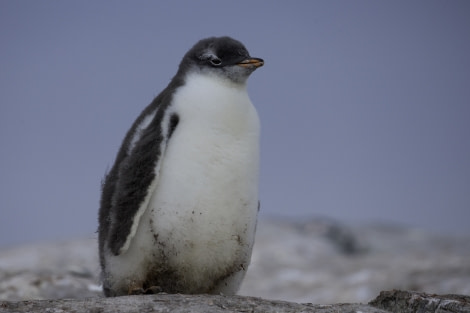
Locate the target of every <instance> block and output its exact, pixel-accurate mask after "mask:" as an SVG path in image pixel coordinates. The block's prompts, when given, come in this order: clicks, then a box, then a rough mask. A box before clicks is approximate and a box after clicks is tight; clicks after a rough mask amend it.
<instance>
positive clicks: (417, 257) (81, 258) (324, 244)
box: [0, 219, 470, 304]
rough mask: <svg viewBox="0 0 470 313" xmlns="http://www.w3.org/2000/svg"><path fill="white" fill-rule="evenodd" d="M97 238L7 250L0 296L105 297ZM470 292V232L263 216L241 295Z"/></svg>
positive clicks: (359, 296)
mask: <svg viewBox="0 0 470 313" xmlns="http://www.w3.org/2000/svg"><path fill="white" fill-rule="evenodd" d="M98 277H99V269H98V258H97V247H96V238H95V237H91V236H90V238H84V239H78V240H71V241H64V242H55V243H43V244H34V245H24V246H19V247H13V248H8V249H2V250H0V300H25V299H60V298H74V299H83V298H90V297H101V292H100V287H99V281H98ZM394 288H397V289H406V290H416V291H423V292H427V293H438V294H450V293H454V294H464V295H470V238H457V237H449V236H442V235H436V234H430V233H426V232H423V231H418V230H414V229H407V228H401V227H395V226H385V225H369V226H354V227H345V226H344V225H340V224H338V223H336V222H332V221H327V220H320V219H312V220H310V221H302V222H298V221H297V222H295V221H281V220H262V221H260V223H259V225H258V233H257V239H256V244H255V248H254V251H253V257H252V264H251V266H250V268H249V270H248V274H247V276H246V279H245V281H244V284H243V286H242V288H241V290H240V292H239V294H241V295H249V296H255V297H263V298H267V299H274V300H275V299H278V300H287V301H294V302H310V303H318V304H327V303H340V302H349V303H359V302H362V303H365V302H368V301H370V300H372V299H373V298H375V297H376V296H377V295H378V294H379V292H380V291H381V290H390V289H394Z"/></svg>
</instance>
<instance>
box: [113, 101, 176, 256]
mask: <svg viewBox="0 0 470 313" xmlns="http://www.w3.org/2000/svg"><path fill="white" fill-rule="evenodd" d="M174 116H175V115H174V114H173V115H171V116H168V114H165V112H164V111H163V110H158V111H157V112H156V115H155V116H154V118H153V121H152V122H151V123H150V124H149V125H148V127H147V128H145V129H142V130H141V132H140V133H139V134H138V138H137V140H134V139H135V138H134V137H132V138H131V141H132V147H131V148H132V149H131V151H129V152H128V153H125V157H123V158H122V159H121V161H120V162H119V165H117V164H115V167H116V171H117V175H116V176H117V179H116V181H115V182H114V192H113V195H112V199H111V207H110V208H109V218H110V221H109V230H108V235H107V242H108V247H109V249H110V250H111V252H112V253H113V254H114V255H119V254H122V253H124V252H126V251H127V249H129V246H130V244H131V241H132V238H133V237H134V236H135V234H136V232H137V228H138V226H139V222H140V218H141V217H142V215H143V214H144V212H145V210H146V209H147V207H148V203H149V201H150V198H151V196H152V194H153V192H154V189H155V187H156V185H157V181H158V174H159V169H160V164H161V161H162V159H163V157H164V152H165V149H166V145H167V143H168V140H169V138H170V136H171V134H172V133H173V131H174V129H175V128H176V125H177V123H178V118H177V117H176V119H175V118H174ZM124 147H125V149H126V151H127V149H128V145H126V144H124V145H123V148H124ZM123 148H121V149H123ZM110 174H111V173H110Z"/></svg>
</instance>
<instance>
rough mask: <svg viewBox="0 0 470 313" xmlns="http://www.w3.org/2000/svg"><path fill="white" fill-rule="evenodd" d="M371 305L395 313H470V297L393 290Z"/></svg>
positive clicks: (383, 294) (385, 292)
mask: <svg viewBox="0 0 470 313" xmlns="http://www.w3.org/2000/svg"><path fill="white" fill-rule="evenodd" d="M369 304H370V305H372V306H374V307H377V308H380V309H383V310H387V311H389V312H393V313H425V312H432V313H444V312H446V313H452V312H454V313H470V296H462V295H435V294H434V295H429V294H425V293H419V292H412V291H402V290H392V291H382V292H381V293H380V295H379V296H378V297H377V298H376V299H374V300H373V301H371V302H370V303H369Z"/></svg>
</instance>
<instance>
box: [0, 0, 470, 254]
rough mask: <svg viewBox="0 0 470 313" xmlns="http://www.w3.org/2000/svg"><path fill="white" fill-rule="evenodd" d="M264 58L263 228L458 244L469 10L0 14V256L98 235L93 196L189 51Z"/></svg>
mask: <svg viewBox="0 0 470 313" xmlns="http://www.w3.org/2000/svg"><path fill="white" fill-rule="evenodd" d="M213 35H216V36H220V35H229V36H232V37H234V38H236V39H238V40H240V41H242V42H243V43H244V44H245V45H246V47H247V48H248V50H249V51H250V53H251V55H252V56H254V57H260V58H263V59H264V60H265V66H264V67H262V68H260V69H259V70H257V71H256V72H255V73H254V74H253V75H252V76H251V78H250V80H249V82H248V83H249V86H248V89H249V93H250V96H251V98H252V101H253V103H254V104H255V106H256V107H257V109H258V112H259V115H260V118H261V123H262V146H261V150H262V156H261V165H262V166H261V167H262V168H261V195H260V197H261V204H262V206H261V218H263V217H266V216H270V215H277V216H287V217H296V218H301V217H302V218H305V217H310V216H326V217H330V218H333V219H337V220H339V221H342V222H345V223H350V222H354V223H357V222H361V223H366V222H376V221H380V222H389V223H399V224H403V225H409V226H414V227H420V228H425V229H428V230H434V231H438V232H445V233H450V234H467V235H468V234H470V227H469V224H470V2H469V1H310V0H309V1H284V2H274V1H269V2H268V1H266V2H261V1H255V2H252V1H249V2H248V1H247V2H243V1H231V2H226V1H223V2H221V1H172V2H168V3H166V4H162V3H161V2H160V1H74V2H72V1H7V0H4V1H1V2H0V46H1V48H0V210H1V219H0V246H5V245H11V244H16V243H23V242H30V241H37V240H55V239H61V238H69V237H74V236H84V235H85V236H86V235H88V236H93V235H94V234H93V232H94V231H95V230H96V228H97V211H98V205H99V197H100V181H101V179H102V177H103V175H104V173H105V171H106V169H107V168H108V167H110V166H111V165H112V163H113V161H114V158H115V156H116V153H117V150H118V148H119V146H120V143H121V140H122V139H123V137H124V135H125V133H126V131H127V130H128V128H129V127H130V125H131V124H132V122H133V121H134V119H135V118H136V117H137V115H138V114H139V113H140V111H141V110H142V109H143V108H144V107H145V106H146V105H147V104H148V103H150V101H151V100H152V99H153V97H155V96H156V95H157V94H158V93H159V92H160V91H161V90H162V89H163V88H164V87H165V86H166V85H167V83H168V82H169V80H170V78H171V77H172V76H173V75H174V74H175V72H176V69H177V66H178V64H179V62H180V60H181V58H182V56H183V55H184V53H185V52H186V51H187V50H188V49H189V48H190V47H191V46H192V45H193V44H194V43H195V42H197V41H198V40H199V39H201V38H204V37H208V36H213Z"/></svg>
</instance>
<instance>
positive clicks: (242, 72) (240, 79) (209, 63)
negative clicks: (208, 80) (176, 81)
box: [179, 37, 264, 84]
mask: <svg viewBox="0 0 470 313" xmlns="http://www.w3.org/2000/svg"><path fill="white" fill-rule="evenodd" d="M263 64H264V61H263V60H262V59H260V58H253V57H251V56H250V54H249V53H248V50H247V49H246V48H245V46H244V45H243V44H242V43H241V42H239V41H238V40H235V39H233V38H230V37H210V38H206V39H202V40H200V41H199V42H198V43H196V44H195V45H194V46H193V47H192V48H191V49H190V50H189V51H188V52H187V53H186V55H185V56H184V58H183V60H182V61H181V64H180V68H179V72H180V73H181V74H182V73H186V74H187V73H188V72H191V71H199V72H201V73H203V74H208V75H216V76H218V77H220V78H222V79H227V80H230V81H231V82H233V83H236V84H244V83H245V82H246V80H247V79H248V77H249V76H250V74H251V73H253V71H254V70H256V69H257V68H258V67H261V66H263Z"/></svg>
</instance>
